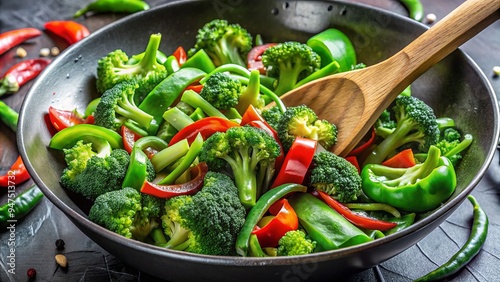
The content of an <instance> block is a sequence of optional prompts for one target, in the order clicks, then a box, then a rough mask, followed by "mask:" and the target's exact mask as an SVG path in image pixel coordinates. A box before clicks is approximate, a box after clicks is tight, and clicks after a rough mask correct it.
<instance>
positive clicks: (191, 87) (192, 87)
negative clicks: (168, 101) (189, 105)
mask: <svg viewBox="0 0 500 282" xmlns="http://www.w3.org/2000/svg"><path fill="white" fill-rule="evenodd" d="M201 89H203V85H201V84H199V83H198V82H196V84H191V85H189V86H188V87H186V89H184V90H193V91H194V92H196V93H198V94H200V92H201Z"/></svg>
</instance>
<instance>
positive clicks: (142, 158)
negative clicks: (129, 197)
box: [122, 146, 148, 191]
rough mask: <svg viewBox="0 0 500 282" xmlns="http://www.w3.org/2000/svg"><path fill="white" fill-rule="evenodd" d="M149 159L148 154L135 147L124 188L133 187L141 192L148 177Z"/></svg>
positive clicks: (123, 184) (131, 154) (124, 180)
mask: <svg viewBox="0 0 500 282" xmlns="http://www.w3.org/2000/svg"><path fill="white" fill-rule="evenodd" d="M147 159H148V157H147V156H146V154H145V153H144V152H143V151H142V150H141V149H140V148H139V147H136V146H134V148H133V149H132V152H131V153H130V162H129V165H128V168H127V173H126V174H125V178H124V179H123V183H122V188H125V187H131V188H134V189H136V190H137V191H141V187H142V184H143V183H144V181H146V178H147V176H148V172H147Z"/></svg>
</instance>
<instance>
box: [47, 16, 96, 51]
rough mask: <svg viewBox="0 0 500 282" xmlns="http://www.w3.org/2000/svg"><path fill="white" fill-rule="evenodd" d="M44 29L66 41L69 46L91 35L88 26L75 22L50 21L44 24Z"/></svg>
mask: <svg viewBox="0 0 500 282" xmlns="http://www.w3.org/2000/svg"><path fill="white" fill-rule="evenodd" d="M44 27H45V29H46V30H48V31H50V32H52V33H54V34H56V35H57V36H59V37H61V38H62V39H64V40H65V41H66V42H67V43H68V44H69V45H71V44H74V43H76V42H78V41H80V40H82V39H83V38H85V37H87V36H89V35H90V31H89V30H88V29H87V27H86V26H84V25H82V24H80V23H77V22H75V21H49V22H46V23H45V24H44Z"/></svg>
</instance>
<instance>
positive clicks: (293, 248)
mask: <svg viewBox="0 0 500 282" xmlns="http://www.w3.org/2000/svg"><path fill="white" fill-rule="evenodd" d="M315 248H316V241H313V240H311V239H310V238H308V236H307V235H306V233H305V232H304V231H302V230H292V231H288V232H287V233H285V235H284V236H283V237H281V239H280V241H279V245H278V255H279V256H298V255H306V254H310V253H313V252H314V249H315Z"/></svg>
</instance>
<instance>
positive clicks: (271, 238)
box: [252, 199, 299, 248]
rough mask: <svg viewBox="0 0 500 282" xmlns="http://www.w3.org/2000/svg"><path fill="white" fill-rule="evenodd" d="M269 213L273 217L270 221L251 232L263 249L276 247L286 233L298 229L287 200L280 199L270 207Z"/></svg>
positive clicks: (295, 216) (295, 218)
mask: <svg viewBox="0 0 500 282" xmlns="http://www.w3.org/2000/svg"><path fill="white" fill-rule="evenodd" d="M269 213H270V214H272V215H273V217H272V219H271V220H270V221H269V222H268V223H267V224H266V225H264V226H263V227H258V226H256V227H255V230H254V231H252V234H255V235H256V236H257V238H258V239H259V243H260V246H261V247H263V248H267V247H276V246H278V242H279V240H280V239H281V237H283V235H285V233H286V232H288V231H290V230H297V228H298V227H299V219H298V218H297V214H296V213H295V211H294V210H293V208H292V207H291V206H290V204H289V203H288V200H287V199H281V200H279V201H277V202H276V203H274V204H273V205H271V207H270V208H269Z"/></svg>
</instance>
